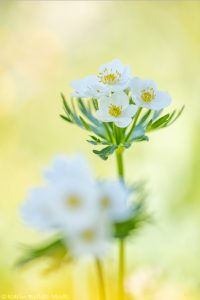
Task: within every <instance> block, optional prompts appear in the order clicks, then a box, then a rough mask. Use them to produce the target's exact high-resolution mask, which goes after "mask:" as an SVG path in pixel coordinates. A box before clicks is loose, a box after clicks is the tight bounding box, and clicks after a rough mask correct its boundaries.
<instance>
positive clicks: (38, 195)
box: [21, 187, 58, 231]
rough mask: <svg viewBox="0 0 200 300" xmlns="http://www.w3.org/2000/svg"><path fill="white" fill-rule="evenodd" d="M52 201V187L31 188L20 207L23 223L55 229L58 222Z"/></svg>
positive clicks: (39, 227) (44, 228)
mask: <svg viewBox="0 0 200 300" xmlns="http://www.w3.org/2000/svg"><path fill="white" fill-rule="evenodd" d="M52 201H54V198H53V193H52V188H51V187H49V188H48V189H47V188H45V187H37V188H34V189H32V190H31V191H30V192H29V194H28V197H27V199H26V200H25V202H24V203H23V205H22V207H21V215H22V218H23V220H24V221H25V223H26V224H27V225H29V226H31V227H34V228H36V229H39V230H47V231H48V230H55V229H57V228H58V223H57V220H56V217H55V215H54V212H53V209H52Z"/></svg>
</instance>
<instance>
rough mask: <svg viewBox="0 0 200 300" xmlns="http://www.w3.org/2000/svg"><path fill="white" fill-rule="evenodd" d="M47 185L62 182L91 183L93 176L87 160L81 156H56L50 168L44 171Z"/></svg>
mask: <svg viewBox="0 0 200 300" xmlns="http://www.w3.org/2000/svg"><path fill="white" fill-rule="evenodd" d="M44 178H45V179H46V181H47V182H48V183H51V184H55V183H61V182H63V181H65V182H68V183H69V181H71V180H73V181H75V180H76V181H82V180H87V181H93V174H92V171H91V169H90V167H89V165H88V162H87V160H86V159H85V157H84V156H83V155H81V154H75V155H71V156H65V155H56V156H55V157H54V158H53V161H52V163H51V167H49V168H48V169H46V170H45V171H44Z"/></svg>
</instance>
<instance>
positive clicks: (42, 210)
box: [21, 179, 97, 231]
mask: <svg viewBox="0 0 200 300" xmlns="http://www.w3.org/2000/svg"><path fill="white" fill-rule="evenodd" d="M95 199H97V188H96V185H95V184H92V183H91V182H90V181H89V182H87V181H86V180H84V181H83V180H79V179H77V180H75V179H74V180H71V181H68V182H62V183H61V184H57V183H56V184H54V185H53V184H51V185H46V186H44V187H42V188H36V189H35V190H33V191H32V192H31V194H30V195H29V196H28V198H27V200H26V201H25V202H24V204H23V205H22V209H21V213H22V217H23V219H24V220H25V222H26V223H27V224H28V225H29V226H31V227H35V228H37V229H40V230H48V229H50V230H51V229H57V230H59V231H62V230H63V229H64V228H65V229H66V230H67V229H68V231H72V230H73V229H75V228H79V227H81V226H83V225H84V224H85V222H87V220H88V218H90V214H91V215H93V214H96V212H97V204H96V202H95Z"/></svg>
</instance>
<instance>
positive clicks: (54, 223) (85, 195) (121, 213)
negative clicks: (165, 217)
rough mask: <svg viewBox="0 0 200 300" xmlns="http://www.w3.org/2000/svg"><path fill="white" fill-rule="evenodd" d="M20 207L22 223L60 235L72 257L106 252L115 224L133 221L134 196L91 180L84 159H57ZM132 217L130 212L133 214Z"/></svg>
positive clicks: (118, 184) (108, 182)
mask: <svg viewBox="0 0 200 300" xmlns="http://www.w3.org/2000/svg"><path fill="white" fill-rule="evenodd" d="M44 178H45V184H44V185H43V186H41V187H37V188H35V189H33V190H32V191H31V192H30V194H29V195H28V198H27V200H26V201H25V202H24V204H23V206H22V216H23V219H24V220H25V222H26V223H27V224H28V225H30V226H32V227H34V228H37V229H39V230H42V231H45V230H48V231H53V232H59V233H60V234H61V236H62V238H63V240H64V242H65V243H66V246H67V247H68V249H69V252H70V255H71V256H73V257H76V256H79V255H82V254H92V255H94V256H96V257H99V256H102V255H104V254H105V251H106V249H107V247H108V245H109V242H110V240H111V238H112V236H113V235H115V232H114V226H115V224H120V223H124V222H127V221H128V220H129V219H131V218H133V212H134V209H135V208H136V203H135V202H134V201H133V202H129V200H130V196H131V195H132V200H134V197H135V196H134V195H135V193H134V192H133V190H130V189H128V188H127V187H126V186H125V185H124V184H123V183H122V182H121V181H117V180H106V181H98V180H95V179H94V177H93V175H92V172H91V170H90V168H89V167H88V164H87V162H86V161H85V159H84V158H83V157H82V156H80V155H76V156H72V157H64V156H58V157H56V158H55V159H54V161H53V165H52V167H51V168H50V169H49V170H47V171H45V172H44ZM134 215H135V212H134Z"/></svg>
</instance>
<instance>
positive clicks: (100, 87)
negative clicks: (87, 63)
mask: <svg viewBox="0 0 200 300" xmlns="http://www.w3.org/2000/svg"><path fill="white" fill-rule="evenodd" d="M130 79H131V70H130V67H125V66H124V65H123V64H122V63H121V62H120V60H119V59H114V60H112V61H111V62H109V63H106V64H103V65H102V66H101V67H100V69H99V73H98V75H90V76H87V77H85V78H84V79H82V80H75V81H73V82H72V84H71V86H72V87H73V88H74V89H75V92H74V93H73V94H72V96H75V97H81V98H100V97H101V96H102V95H109V94H110V93H111V92H116V91H123V90H125V89H126V88H127V87H128V85H129V81H130Z"/></svg>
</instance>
